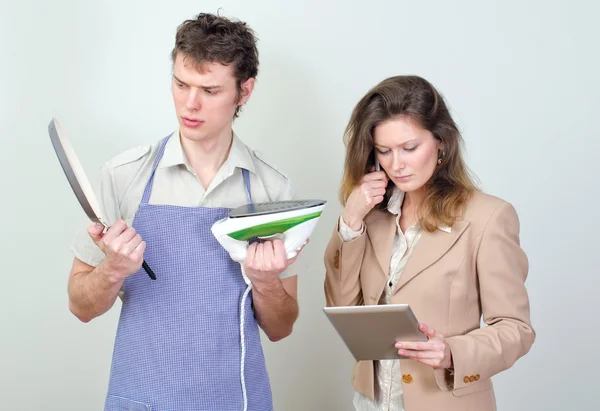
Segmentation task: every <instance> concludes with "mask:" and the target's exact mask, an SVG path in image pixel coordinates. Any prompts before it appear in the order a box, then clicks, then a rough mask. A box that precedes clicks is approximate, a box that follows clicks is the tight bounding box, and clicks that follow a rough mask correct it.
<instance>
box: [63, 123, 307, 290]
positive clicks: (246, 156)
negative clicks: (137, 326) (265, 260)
mask: <svg viewBox="0 0 600 411" xmlns="http://www.w3.org/2000/svg"><path fill="white" fill-rule="evenodd" d="M159 147H160V141H157V142H155V143H153V144H148V145H143V146H139V147H136V148H133V149H130V150H127V151H125V152H124V153H121V154H119V155H117V156H115V157H114V158H112V159H111V160H109V161H108V162H106V163H105V164H104V165H103V166H102V167H101V169H100V189H99V192H98V193H97V195H98V202H99V205H100V208H101V213H102V217H103V221H104V222H105V223H106V224H108V225H111V224H113V223H114V222H115V221H117V220H118V219H123V220H125V222H126V223H127V224H128V225H131V224H132V223H133V218H134V217H135V213H136V211H137V209H138V206H139V204H140V201H141V199H142V195H143V193H144V188H145V186H146V183H147V182H148V179H149V178H150V174H151V172H152V166H153V164H154V160H155V158H156V155H157V153H158V149H159ZM242 169H247V170H248V171H249V172H250V173H249V174H250V188H251V194H252V201H253V202H256V203H258V202H264V201H282V200H291V199H294V192H293V190H292V186H291V183H290V181H289V179H288V178H287V177H286V176H285V175H284V174H283V173H281V172H280V171H279V170H278V169H277V168H275V167H274V166H273V165H271V164H269V163H267V162H266V161H265V160H264V159H263V157H262V156H261V155H260V154H259V153H257V152H256V151H254V150H251V149H250V148H249V147H247V146H246V145H245V144H244V143H243V142H242V141H241V140H240V139H239V138H238V137H237V136H236V135H234V136H233V142H232V145H231V150H230V152H229V156H228V157H227V159H226V160H225V162H224V163H223V165H222V166H221V168H220V169H219V171H218V172H217V174H216V175H215V177H214V178H213V180H212V182H211V183H210V186H209V187H208V188H207V189H204V187H203V186H202V183H201V182H200V179H199V178H198V177H197V175H196V173H195V172H194V170H193V168H192V167H191V166H190V165H189V163H188V161H187V159H186V156H185V153H184V151H183V148H182V146H181V140H180V139H179V133H178V132H177V131H176V132H175V133H174V134H173V135H172V136H171V138H169V141H168V142H167V145H166V147H165V151H164V154H163V157H162V159H161V161H160V163H159V165H158V167H157V169H156V173H155V176H154V184H153V187H152V195H151V197H150V200H149V203H150V204H169V205H176V206H186V207H198V206H202V207H225V208H236V207H239V206H241V205H244V204H246V203H247V202H248V201H247V197H246V189H245V186H244V179H243V174H242ZM71 250H72V252H73V254H74V255H75V257H76V258H78V259H79V260H81V261H83V262H85V263H87V264H89V265H91V266H97V265H98V264H99V263H100V262H101V261H102V260H103V259H104V254H103V253H102V251H100V249H99V248H98V247H97V246H96V244H94V242H93V241H92V240H91V238H90V237H89V235H88V233H87V227H86V228H85V229H82V230H81V232H79V233H77V235H76V239H75V242H74V244H73V246H72V247H71ZM301 256H302V254H300V257H298V259H297V260H296V262H295V263H294V264H293V265H292V266H290V267H288V269H287V270H286V271H285V272H283V273H282V274H281V275H280V278H286V277H290V276H293V275H296V274H297V272H296V267H297V266H298V265H299V264H298V263H299V261H300V259H301Z"/></svg>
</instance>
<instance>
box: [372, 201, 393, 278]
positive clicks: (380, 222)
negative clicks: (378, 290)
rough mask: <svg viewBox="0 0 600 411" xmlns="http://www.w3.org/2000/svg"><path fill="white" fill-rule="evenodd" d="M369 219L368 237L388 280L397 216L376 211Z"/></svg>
mask: <svg viewBox="0 0 600 411" xmlns="http://www.w3.org/2000/svg"><path fill="white" fill-rule="evenodd" d="M370 217H371V218H367V220H368V222H366V223H365V224H366V225H367V235H368V236H369V240H370V241H371V245H372V246H373V251H374V252H375V256H376V257H377V261H378V262H379V265H380V266H381V270H382V272H383V275H384V276H385V277H386V278H387V276H388V274H389V272H390V260H391V259H392V246H393V243H394V236H395V235H396V215H395V214H392V213H390V212H388V211H384V210H381V211H379V210H378V211H375V212H373V214H371V216H370Z"/></svg>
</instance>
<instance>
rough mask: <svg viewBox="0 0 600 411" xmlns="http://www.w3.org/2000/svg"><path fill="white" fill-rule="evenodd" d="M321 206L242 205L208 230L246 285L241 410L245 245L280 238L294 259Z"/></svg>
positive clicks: (300, 203)
mask: <svg viewBox="0 0 600 411" xmlns="http://www.w3.org/2000/svg"><path fill="white" fill-rule="evenodd" d="M325 203H326V201H324V200H292V201H274V202H267V203H251V204H246V205H244V206H241V207H238V208H235V209H233V210H231V211H230V212H229V216H228V217H226V218H223V219H221V220H219V221H217V222H216V223H214V224H213V226H212V227H211V231H212V233H213V235H214V236H215V238H216V239H217V241H218V242H219V244H221V245H222V246H223V248H225V250H227V252H229V255H230V256H231V258H232V260H233V261H235V262H237V263H239V264H240V267H241V272H242V277H243V278H244V282H245V283H246V285H247V287H246V290H245V291H244V293H243V295H242V298H241V301H240V341H241V347H242V351H241V360H240V378H241V382H242V397H243V401H244V411H247V409H248V396H247V393H246V381H245V374H244V366H245V358H246V345H245V331H244V321H245V320H244V318H245V302H246V298H247V297H248V294H249V293H250V290H251V289H252V283H251V281H250V279H249V278H248V276H247V275H246V273H245V271H244V260H245V259H246V255H247V250H248V245H249V244H250V242H251V241H255V240H271V239H274V238H280V239H281V240H282V241H283V245H284V247H285V252H286V256H287V258H288V259H290V258H293V257H295V256H296V255H297V254H298V250H299V249H300V248H301V247H302V246H303V245H304V244H305V243H306V241H307V240H308V238H309V237H310V235H311V234H312V232H313V230H314V229H315V227H316V226H317V221H319V218H320V217H321V212H322V211H323V208H325Z"/></svg>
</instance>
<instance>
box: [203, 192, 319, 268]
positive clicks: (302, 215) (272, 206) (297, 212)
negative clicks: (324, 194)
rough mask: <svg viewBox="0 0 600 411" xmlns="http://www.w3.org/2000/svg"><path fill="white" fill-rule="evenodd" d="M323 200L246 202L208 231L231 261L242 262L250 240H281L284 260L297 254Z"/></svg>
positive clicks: (315, 222)
mask: <svg viewBox="0 0 600 411" xmlns="http://www.w3.org/2000/svg"><path fill="white" fill-rule="evenodd" d="M325 203H326V201H324V200H290V201H274V202H267V203H255V204H246V205H244V206H241V207H238V208H236V209H233V210H231V212H230V213H229V217H227V218H224V219H222V220H219V221H217V222H216V223H215V224H214V225H213V226H212V232H213V234H214V236H215V238H216V239H217V241H218V242H219V243H220V244H221V245H222V246H223V248H225V249H226V250H227V251H228V252H229V255H230V256H231V258H232V259H233V261H236V262H238V263H242V262H244V260H245V259H246V252H247V249H248V245H249V241H250V240H251V239H255V238H258V239H263V240H269V239H274V238H280V239H281V240H282V241H283V244H284V247H285V251H286V256H287V258H288V259H290V258H293V257H295V256H296V255H297V253H298V250H299V249H300V248H301V247H302V246H303V245H304V244H305V243H306V241H307V240H308V238H309V237H310V235H311V234H312V232H313V230H314V229H315V227H316V225H317V222H318V221H319V218H320V217H321V212H322V211H323V208H325Z"/></svg>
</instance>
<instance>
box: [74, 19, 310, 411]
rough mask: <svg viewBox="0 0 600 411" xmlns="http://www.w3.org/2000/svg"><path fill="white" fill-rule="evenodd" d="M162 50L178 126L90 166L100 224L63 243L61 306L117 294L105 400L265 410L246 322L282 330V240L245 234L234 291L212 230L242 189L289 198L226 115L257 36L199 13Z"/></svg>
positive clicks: (239, 94) (285, 286) (95, 308)
mask: <svg viewBox="0 0 600 411" xmlns="http://www.w3.org/2000/svg"><path fill="white" fill-rule="evenodd" d="M172 60H173V78H172V91H173V100H174V103H175V109H176V113H177V118H178V121H179V130H178V132H175V133H173V134H172V135H170V136H168V137H166V138H164V139H162V140H160V141H158V142H156V143H154V144H152V145H147V146H143V147H139V148H136V149H133V150H129V151H126V152H125V153H123V154H120V155H118V156H116V157H115V158H113V159H112V160H111V161H109V162H107V163H106V164H105V165H104V166H103V167H102V169H101V190H100V201H101V202H102V208H103V211H104V214H105V218H106V219H107V222H108V224H109V225H110V228H109V229H108V230H107V231H106V232H105V233H104V232H103V231H104V230H103V227H101V226H97V225H92V226H91V227H90V228H89V229H88V233H87V234H86V235H85V237H84V238H85V241H84V240H81V241H77V243H76V244H75V245H74V247H73V251H74V254H75V259H74V262H73V267H72V269H71V274H70V278H69V287H68V290H69V306H70V310H71V311H72V312H73V314H74V315H76V316H77V317H78V318H79V319H80V320H81V321H83V322H88V321H90V320H92V319H93V318H95V317H97V316H99V315H102V314H103V313H105V312H106V311H108V310H109V309H110V308H111V307H112V306H113V304H114V302H115V301H116V299H117V297H118V296H119V295H120V296H121V298H122V300H123V306H122V310H121V316H120V319H119V326H118V330H117V336H116V341H115V347H114V353H113V360H112V367H111V375H110V382H109V388H108V395H107V399H106V405H105V410H121V409H127V410H132V409H135V410H138V409H139V410H150V409H152V410H153V411H154V410H178V411H184V410H194V411H200V410H242V409H248V410H260V411H265V410H271V409H272V407H273V406H272V398H271V389H270V384H269V379H268V375H267V371H266V367H265V361H264V357H263V352H262V347H261V344H260V335H259V329H258V327H259V326H260V328H262V330H263V331H264V332H265V334H266V335H267V336H268V337H269V339H270V340H271V341H278V340H280V339H282V338H285V337H286V336H288V335H289V334H290V333H291V332H292V327H293V324H294V322H295V320H296V318H297V316H298V304H297V302H296V295H297V277H296V276H295V275H294V274H295V273H291V272H290V270H289V269H288V268H289V266H290V264H291V263H292V262H293V259H291V260H287V259H286V256H285V250H284V247H283V243H282V242H281V241H280V240H275V241H267V242H263V243H254V244H252V245H251V246H250V247H249V248H248V257H247V259H246V261H245V262H244V272H245V274H246V275H247V277H248V279H249V280H250V281H251V282H252V292H251V294H250V295H249V296H248V298H247V299H246V300H244V301H245V302H244V303H241V301H243V298H242V296H243V295H244V292H245V291H246V283H245V282H244V278H243V276H242V274H241V267H240V264H237V263H234V262H233V261H232V260H231V258H230V257H229V255H228V253H227V252H226V251H225V250H224V249H223V248H222V247H221V246H220V245H219V244H218V243H217V242H216V239H215V238H214V236H213V234H212V232H211V231H210V228H211V226H212V225H213V223H215V222H216V221H217V220H219V219H221V218H224V217H226V216H227V214H228V212H229V211H230V209H232V208H235V207H237V206H240V205H243V204H246V203H248V202H249V200H250V201H252V202H263V201H278V200H289V199H291V198H292V189H291V187H290V183H289V181H288V180H287V178H286V177H284V176H283V175H282V174H280V173H279V172H278V171H277V170H275V169H274V168H273V167H271V166H269V165H268V164H267V163H265V162H264V161H263V160H261V159H260V158H259V157H258V156H257V155H256V153H254V152H253V151H251V150H250V149H248V147H246V146H245V145H244V144H243V143H242V142H241V141H240V140H239V139H238V137H237V136H236V135H235V134H234V133H233V129H232V123H233V120H234V118H235V117H237V116H238V113H239V110H240V108H241V106H243V105H244V104H245V103H246V102H247V101H248V99H249V98H250V95H251V94H252V90H253V87H254V81H255V78H256V76H257V73H258V51H257V49H256V40H255V37H254V34H253V32H252V30H251V29H250V28H249V27H248V26H247V25H246V24H245V23H243V22H234V21H231V20H228V19H226V18H223V17H217V16H214V15H211V14H200V15H198V16H197V18H195V19H193V20H187V21H185V22H184V23H183V24H182V25H180V26H179V28H178V31H177V34H176V42H175V47H174V49H173V52H172ZM88 234H89V236H88ZM90 239H91V240H90ZM92 240H93V241H92ZM144 259H145V260H146V261H147V263H148V265H149V266H150V267H151V269H152V270H153V271H154V273H155V274H156V277H157V279H156V280H155V281H153V280H151V279H150V278H149V277H148V275H147V274H146V272H145V271H144V270H143V269H140V267H141V265H142V262H143V260H144ZM241 311H242V312H243V311H245V315H244V320H243V324H240V317H241V316H240V312H241ZM240 325H243V330H244V331H243V334H242V332H241V330H240ZM242 335H243V337H242ZM242 351H243V353H244V355H242V354H241V353H242Z"/></svg>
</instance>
